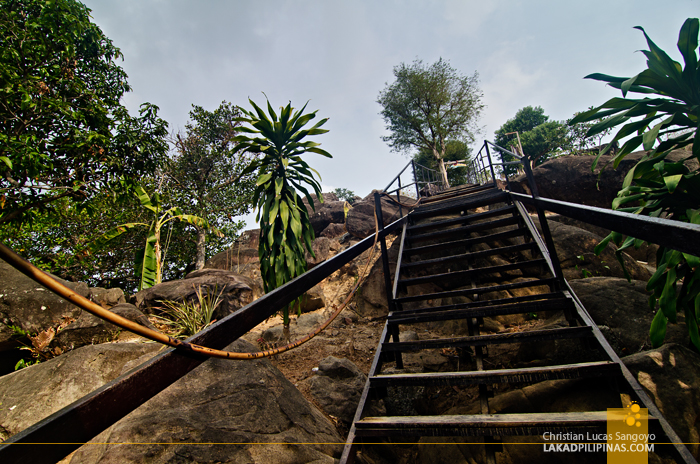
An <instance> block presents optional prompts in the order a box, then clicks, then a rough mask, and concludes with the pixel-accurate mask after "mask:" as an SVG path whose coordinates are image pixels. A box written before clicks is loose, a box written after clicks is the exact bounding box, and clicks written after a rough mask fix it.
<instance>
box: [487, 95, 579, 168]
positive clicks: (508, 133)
mask: <svg viewBox="0 0 700 464" xmlns="http://www.w3.org/2000/svg"><path fill="white" fill-rule="evenodd" d="M514 132H518V134H519V136H520V143H521V144H522V149H523V153H524V154H526V155H528V157H529V159H530V163H531V166H532V167H535V166H537V165H540V164H542V163H544V162H545V161H546V160H547V159H549V158H551V157H552V156H553V155H554V153H555V152H556V151H557V150H561V149H566V148H568V146H569V145H570V140H569V137H568V128H567V126H566V124H564V123H562V122H558V121H550V120H549V116H547V115H546V114H544V110H543V109H542V107H541V106H536V107H534V108H533V107H532V106H526V107H524V108H521V109H519V110H518V112H517V113H515V117H514V118H512V119H509V120H508V121H506V122H505V124H503V125H502V126H501V127H500V128H499V129H498V130H497V131H496V133H495V136H496V137H495V139H494V142H495V143H496V145H498V146H500V147H503V148H507V149H510V150H511V151H514V152H515V153H517V152H518V151H519V149H520V147H519V146H518V138H517V137H516V136H515V134H513V133H514ZM499 154H500V157H501V161H502V162H508V161H514V160H515V158H513V157H512V156H510V155H508V154H505V153H499ZM503 171H504V172H505V173H506V174H507V175H513V174H515V173H517V168H515V167H513V166H503Z"/></svg>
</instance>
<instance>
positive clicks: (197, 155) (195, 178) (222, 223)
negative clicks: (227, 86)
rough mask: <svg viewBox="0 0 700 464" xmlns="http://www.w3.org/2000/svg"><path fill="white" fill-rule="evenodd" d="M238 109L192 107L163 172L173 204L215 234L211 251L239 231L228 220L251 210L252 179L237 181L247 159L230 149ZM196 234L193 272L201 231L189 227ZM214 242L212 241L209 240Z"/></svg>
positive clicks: (201, 249) (201, 257) (200, 260)
mask: <svg viewBox="0 0 700 464" xmlns="http://www.w3.org/2000/svg"><path fill="white" fill-rule="evenodd" d="M240 116H241V113H240V110H238V108H236V107H235V106H233V105H231V104H230V103H227V102H225V101H224V102H222V103H221V105H220V106H219V107H218V108H217V109H216V110H214V111H207V110H205V109H204V108H202V107H200V106H195V105H192V111H190V121H189V122H188V123H187V124H186V125H185V133H184V134H178V135H177V137H176V139H175V148H176V151H177V152H176V154H175V156H174V157H173V158H172V159H171V160H170V161H169V162H168V163H167V167H166V169H165V172H166V174H167V176H168V178H169V181H170V184H171V194H172V196H173V199H174V204H178V205H187V210H188V211H190V212H191V213H193V214H195V215H197V216H199V217H201V218H203V219H205V220H206V222H207V223H208V224H209V225H211V226H214V227H215V228H216V229H218V230H219V231H221V232H222V233H223V235H224V236H225V238H226V239H227V240H228V242H227V243H223V240H222V238H224V237H222V238H219V239H218V240H219V241H221V242H222V243H220V244H219V245H220V246H218V247H217V249H218V248H222V247H225V246H226V245H230V244H231V242H232V240H233V239H234V238H235V237H236V235H237V233H238V232H239V231H240V230H241V229H242V228H243V226H244V224H243V223H242V222H241V221H238V222H235V221H234V220H233V218H234V217H236V216H240V215H242V214H246V213H248V212H249V211H250V209H251V207H252V200H253V189H254V188H255V177H254V176H253V175H252V174H249V175H245V176H241V172H242V171H243V170H244V169H245V168H246V167H248V165H249V164H250V163H251V161H252V160H253V159H252V158H251V156H250V155H247V154H245V153H243V152H239V151H236V150H234V145H235V143H234V142H233V138H234V137H235V135H236V134H237V132H238V125H239V124H240V123H238V122H237V121H236V119H237V118H240ZM193 227H194V228H195V230H196V233H197V242H196V257H195V269H202V268H203V267H204V261H205V259H206V242H207V240H211V238H212V237H211V236H207V228H206V227H201V226H199V225H197V224H194V226H193ZM215 240H217V239H216V238H215Z"/></svg>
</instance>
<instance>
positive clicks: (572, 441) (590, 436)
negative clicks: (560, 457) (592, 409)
mask: <svg viewBox="0 0 700 464" xmlns="http://www.w3.org/2000/svg"><path fill="white" fill-rule="evenodd" d="M655 438H656V437H655V436H654V434H653V433H650V434H646V433H627V434H623V433H619V432H617V433H615V434H612V433H609V434H605V433H585V434H584V433H551V432H545V433H544V434H543V435H542V439H544V441H545V443H544V444H543V446H544V451H545V452H548V453H551V452H555V453H566V452H570V453H608V452H623V453H624V452H630V453H635V452H636V453H644V452H653V451H654V443H649V442H650V441H651V442H653V441H654V439H655ZM621 442H622V443H621Z"/></svg>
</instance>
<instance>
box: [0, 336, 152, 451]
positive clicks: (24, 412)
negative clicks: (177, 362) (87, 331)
mask: <svg viewBox="0 0 700 464" xmlns="http://www.w3.org/2000/svg"><path fill="white" fill-rule="evenodd" d="M160 349H161V345H159V344H156V343H107V344H103V345H89V346H84V347H82V348H78V349H76V350H73V351H71V352H69V353H66V354H64V355H62V356H59V357H57V358H54V359H51V360H49V361H45V362H42V363H40V364H37V365H34V366H30V367H25V368H24V369H22V370H19V371H16V372H13V373H11V374H7V375H5V376H2V377H0V398H1V399H2V405H3V407H2V408H0V438H1V439H2V440H5V439H7V438H8V437H9V436H12V435H14V434H16V433H17V432H20V431H22V430H24V429H25V428H27V427H29V426H30V425H33V424H35V423H36V422H39V421H40V420H42V419H44V418H46V417H48V416H50V415H51V414H53V413H54V412H56V411H58V410H59V409H61V408H63V407H65V406H67V405H69V404H71V403H72V402H73V401H76V400H79V399H80V398H82V397H83V396H85V395H87V394H88V393H90V392H92V391H94V390H96V389H98V388H99V387H101V386H102V385H104V384H106V383H107V382H111V381H112V380H114V379H116V378H117V377H119V376H120V375H122V374H123V373H126V372H128V371H129V370H131V369H133V368H134V367H136V366H138V365H139V364H141V363H143V362H145V361H146V360H148V359H149V358H150V357H152V356H153V355H155V354H156V353H157V351H158V350H160Z"/></svg>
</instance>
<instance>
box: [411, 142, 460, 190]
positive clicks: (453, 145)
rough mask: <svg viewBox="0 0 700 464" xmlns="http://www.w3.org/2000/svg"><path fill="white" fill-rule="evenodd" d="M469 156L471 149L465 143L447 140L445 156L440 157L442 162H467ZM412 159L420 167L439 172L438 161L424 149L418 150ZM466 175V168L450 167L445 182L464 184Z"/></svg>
mask: <svg viewBox="0 0 700 464" xmlns="http://www.w3.org/2000/svg"><path fill="white" fill-rule="evenodd" d="M471 156H472V152H471V149H470V148H469V145H467V144H466V143H464V142H461V141H459V140H448V141H447V142H445V154H444V155H443V157H442V159H443V160H444V161H459V160H466V161H467V162H469V160H470V159H471ZM413 159H414V160H415V162H416V163H418V164H420V165H421V166H425V167H427V168H430V169H434V170H439V166H438V161H437V160H436V159H435V157H434V156H433V154H432V153H431V152H430V151H429V150H427V149H425V148H421V149H420V150H418V153H416V155H415V156H414V157H413ZM468 174H469V171H468V168H466V167H450V168H448V169H447V180H448V181H449V182H450V185H462V184H466V183H467V182H468V180H467V176H468Z"/></svg>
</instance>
